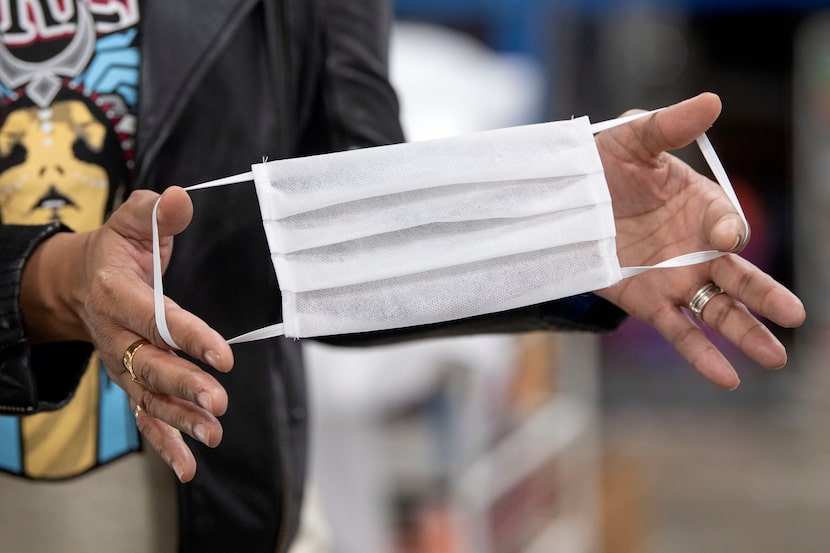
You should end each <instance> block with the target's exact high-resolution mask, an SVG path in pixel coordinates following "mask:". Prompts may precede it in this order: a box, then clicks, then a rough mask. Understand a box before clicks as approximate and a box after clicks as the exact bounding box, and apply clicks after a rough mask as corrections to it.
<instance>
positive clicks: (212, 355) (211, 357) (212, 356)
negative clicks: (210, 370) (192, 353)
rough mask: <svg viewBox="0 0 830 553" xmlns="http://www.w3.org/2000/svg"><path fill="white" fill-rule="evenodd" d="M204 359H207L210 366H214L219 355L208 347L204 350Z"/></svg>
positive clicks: (217, 361)
mask: <svg viewBox="0 0 830 553" xmlns="http://www.w3.org/2000/svg"><path fill="white" fill-rule="evenodd" d="M205 361H207V362H208V363H209V364H210V365H211V366H212V367H214V368H216V365H217V363H219V356H218V355H216V352H215V351H213V350H212V349H209V350H207V351H206V352H205Z"/></svg>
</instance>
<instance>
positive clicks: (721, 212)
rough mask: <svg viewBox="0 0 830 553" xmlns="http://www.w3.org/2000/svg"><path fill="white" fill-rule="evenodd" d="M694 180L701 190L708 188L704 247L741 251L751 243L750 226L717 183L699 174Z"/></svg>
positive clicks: (703, 235)
mask: <svg viewBox="0 0 830 553" xmlns="http://www.w3.org/2000/svg"><path fill="white" fill-rule="evenodd" d="M694 178H695V180H696V181H697V182H696V185H697V186H698V187H699V189H700V190H704V191H706V190H707V188H708V191H706V192H704V193H705V194H706V200H708V203H707V205H706V208H705V211H704V213H703V226H702V228H701V232H702V238H703V239H704V240H705V242H704V245H703V247H705V248H714V249H716V250H718V251H722V252H738V251H740V250H741V249H743V247H744V246H745V245H746V243H747V242H748V241H749V235H750V229H749V225H748V224H747V223H745V222H744V219H743V218H742V217H741V216H740V214H739V213H738V211H737V210H736V209H735V206H734V205H732V202H731V201H730V200H729V198H728V197H727V196H726V193H725V192H724V191H723V190H722V189H721V188H720V186H719V185H718V184H717V183H715V182H713V181H711V180H709V179H707V178H706V177H704V176H703V175H700V174H698V173H695V175H694Z"/></svg>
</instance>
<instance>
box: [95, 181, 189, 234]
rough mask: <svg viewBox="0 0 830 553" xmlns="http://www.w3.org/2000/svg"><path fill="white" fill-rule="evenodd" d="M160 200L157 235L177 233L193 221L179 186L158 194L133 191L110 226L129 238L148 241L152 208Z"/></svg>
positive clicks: (114, 216) (185, 193)
mask: <svg viewBox="0 0 830 553" xmlns="http://www.w3.org/2000/svg"><path fill="white" fill-rule="evenodd" d="M156 201H159V207H158V211H157V221H158V227H159V236H160V237H168V236H173V235H176V234H179V233H180V232H182V231H183V230H184V229H185V228H187V225H189V224H190V221H191V219H192V218H193V202H192V201H191V200H190V196H189V195H188V194H187V192H186V191H185V190H184V189H182V188H180V187H178V186H171V187H169V188H167V189H166V190H165V191H164V192H163V193H162V194H161V199H160V200H159V194H157V193H156V192H152V191H150V190H136V191H134V192H133V193H132V194H130V196H129V197H128V198H127V201H126V202H124V205H122V206H121V207H120V208H119V209H117V210H116V211H115V213H113V214H112V217H111V218H110V221H109V224H110V225H112V226H113V228H114V229H116V230H117V231H118V232H119V233H121V234H122V235H123V236H126V237H128V238H134V239H139V240H147V239H148V238H149V237H150V235H151V232H152V227H151V224H152V215H153V207H154V206H155V204H156Z"/></svg>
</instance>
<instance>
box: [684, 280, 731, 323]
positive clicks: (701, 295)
mask: <svg viewBox="0 0 830 553" xmlns="http://www.w3.org/2000/svg"><path fill="white" fill-rule="evenodd" d="M718 294H723V289H722V288H721V287H720V286H718V285H717V284H715V283H714V282H712V281H711V280H710V281H709V282H707V283H706V284H704V285H703V286H702V287H701V288H700V290H698V291H697V292H696V293H695V295H694V296H693V297H692V301H690V302H689V311H691V312H692V315H694V316H695V317H696V318H697V319H699V320H701V321H702V320H703V317H702V315H701V314H702V313H703V308H704V307H706V304H707V303H709V300H711V299H712V298H714V297H715V296H717V295H718Z"/></svg>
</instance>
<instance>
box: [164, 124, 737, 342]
mask: <svg viewBox="0 0 830 553" xmlns="http://www.w3.org/2000/svg"><path fill="white" fill-rule="evenodd" d="M663 109H664V108H661V109H657V110H653V111H645V112H641V113H636V114H634V115H628V116H625V117H620V118H617V119H611V120H608V121H602V122H600V123H594V124H593V125H591V132H592V133H593V134H596V133H598V132H600V131H604V130H607V129H610V128H613V127H616V126H619V125H624V124H626V123H629V122H631V121H634V120H635V119H640V118H641V117H646V116H649V115H652V114H654V113H657V112H658V111H662V110H663ZM697 145H698V147H699V148H700V151H701V153H702V154H703V157H704V159H706V163H707V164H708V165H709V168H710V169H711V170H712V174H713V175H714V176H715V180H717V182H718V184H720V186H721V188H723V190H724V192H725V193H726V196H727V197H728V198H729V201H730V202H732V205H733V206H734V207H735V209H736V210H737V211H738V214H739V215H740V216H741V219H742V220H743V222H744V228H745V229H746V232H745V233H744V242H745V241H746V240H747V239H748V237H749V223H748V222H747V220H746V216H745V215H744V212H743V209H742V208H741V204H740V202H739V201H738V196H737V195H736V194H735V189H734V188H733V187H732V183H731V182H730V180H729V177H728V176H727V174H726V170H725V169H724V168H723V164H722V163H721V161H720V158H719V157H718V154H717V153H716V152H715V148H714V147H713V146H712V143H711V142H710V141H709V138H708V137H707V136H706V134H705V133H704V134H702V135H700V136H699V137H698V138H697ZM252 180H254V175H253V172H252V171H249V172H247V173H242V174H239V175H233V176H230V177H225V178H223V179H218V180H214V181H210V182H205V183H202V184H196V185H193V186H188V187H186V188H185V189H184V190H186V191H188V192H190V191H193V190H200V189H203V188H213V187H215V186H224V185H227V184H237V183H241V182H249V181H252ZM158 204H159V200H157V201H156V204H155V205H154V206H153V220H152V226H153V303H154V308H155V315H156V327H157V328H158V331H159V335H160V336H161V338H162V339H163V340H164V341H165V342H166V343H167V345H169V346H170V347H171V348H173V349H181V348H180V347H179V346H178V345H177V344H176V342H175V340H173V337H172V336H171V335H170V329H169V328H168V327H167V316H166V315H165V312H164V286H163V283H162V274H161V254H160V252H159V236H158V217H157V211H158ZM727 253H729V252H721V251H718V250H707V251H701V252H694V253H689V254H685V255H679V256H677V257H673V258H671V259H667V260H666V261H663V262H661V263H658V264H656V265H647V266H639V267H623V268H621V269H620V270H621V272H622V278H628V277H632V276H634V275H638V274H640V273H643V272H645V271H648V270H651V269H663V268H671V267H685V266H687V265H696V264H698V263H704V262H706V261H711V260H713V259H717V258H718V257H721V256H724V255H726V254H727ZM284 335H285V332H284V330H283V323H277V324H273V325H270V326H266V327H263V328H259V329H257V330H252V331H251V332H246V333H245V334H240V335H239V336H236V337H234V338H231V339H230V340H228V341H227V342H228V344H239V343H242V342H252V341H255V340H263V339H266V338H274V337H277V336H284Z"/></svg>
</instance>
